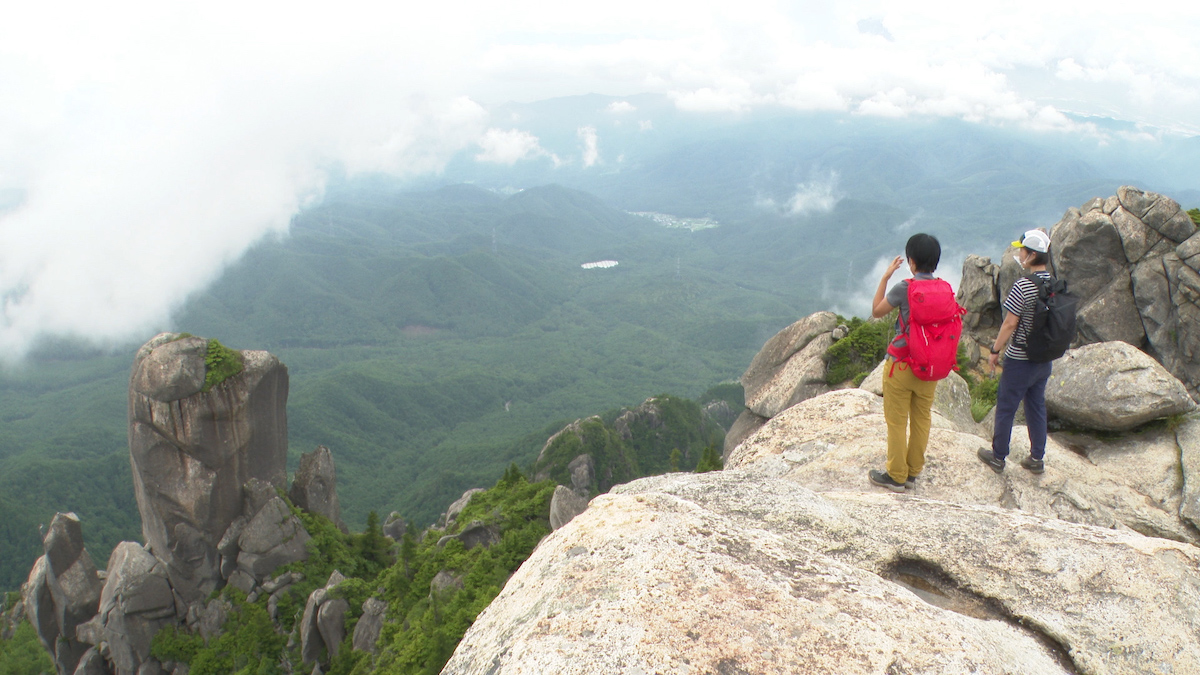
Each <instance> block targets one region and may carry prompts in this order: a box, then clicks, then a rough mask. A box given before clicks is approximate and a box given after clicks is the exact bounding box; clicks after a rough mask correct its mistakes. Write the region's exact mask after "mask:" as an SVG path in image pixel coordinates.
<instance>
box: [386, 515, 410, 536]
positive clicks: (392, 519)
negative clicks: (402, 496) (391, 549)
mask: <svg viewBox="0 0 1200 675" xmlns="http://www.w3.org/2000/svg"><path fill="white" fill-rule="evenodd" d="M407 531H408V523H407V522H405V521H404V519H403V518H401V517H400V514H399V513H397V512H395V511H392V512H391V513H390V514H388V517H387V520H385V521H383V533H384V535H386V536H388V537H391V538H392V541H400V540H401V539H403V538H404V533H405V532H407Z"/></svg>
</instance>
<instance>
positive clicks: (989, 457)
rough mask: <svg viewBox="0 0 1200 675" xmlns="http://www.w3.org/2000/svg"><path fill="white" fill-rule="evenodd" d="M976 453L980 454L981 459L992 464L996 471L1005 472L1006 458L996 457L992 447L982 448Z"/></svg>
mask: <svg viewBox="0 0 1200 675" xmlns="http://www.w3.org/2000/svg"><path fill="white" fill-rule="evenodd" d="M975 454H977V455H979V461H981V462H983V463H984V464H987V465H988V466H990V467H991V468H992V471H995V472H996V473H1003V472H1004V460H1002V459H996V456H995V455H993V454H992V450H991V448H980V449H979V452H977V453H975Z"/></svg>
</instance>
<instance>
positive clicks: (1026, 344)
mask: <svg viewBox="0 0 1200 675" xmlns="http://www.w3.org/2000/svg"><path fill="white" fill-rule="evenodd" d="M1012 245H1013V246H1016V247H1017V254H1016V255H1015V256H1013V257H1015V258H1016V259H1017V262H1019V263H1021V267H1022V268H1024V269H1026V270H1028V274H1026V275H1025V276H1023V277H1021V278H1020V279H1017V280H1016V282H1015V283H1013V285H1012V288H1010V289H1009V291H1008V295H1007V296H1005V298H1004V304H1003V308H1004V311H1005V312H1007V314H1006V315H1005V317H1004V322H1003V323H1002V324H1001V325H1000V334H999V335H997V336H996V342H995V343H994V344H993V345H992V349H991V352H992V354H991V356H990V357H989V358H988V365H990V366H991V369H992V372H993V373H994V372H996V365H997V364H998V363H999V362H1000V352H1001V351H1003V352H1004V371H1003V372H1002V373H1001V374H1000V385H999V386H998V387H997V389H996V423H995V427H994V431H993V432H992V447H991V448H980V449H979V452H978V453H977V454H978V455H979V460H980V461H981V462H983V463H984V464H987V465H988V467H990V468H991V469H992V470H993V471H995V472H996V473H1001V472H1003V471H1004V465H1005V461H1006V459H1007V458H1008V451H1009V442H1010V440H1011V436H1012V425H1013V417H1014V416H1015V415H1016V413H1017V406H1018V405H1019V404H1020V403H1021V402H1022V401H1024V402H1025V424H1026V427H1027V428H1028V430H1029V456H1028V457H1026V458H1024V459H1022V460H1021V466H1022V467H1024V468H1025V469H1028V470H1029V471H1032V472H1033V473H1042V472H1043V471H1045V468H1046V464H1045V457H1046V435H1047V429H1046V383H1047V382H1049V380H1050V371H1051V368H1052V363H1053V362H1054V359H1057V358H1058V357H1060V356H1062V355H1063V354H1064V353H1065V352H1066V350H1067V348H1068V347H1069V346H1070V344H1071V342H1072V341H1073V340H1074V339H1075V309H1076V306H1077V304H1078V302H1079V301H1078V298H1076V297H1075V296H1073V295H1071V294H1070V293H1068V292H1067V284H1066V282H1065V281H1063V280H1062V279H1056V278H1054V277H1053V276H1052V275H1051V274H1050V273H1049V272H1047V271H1046V264H1047V263H1048V262H1049V261H1050V235H1048V234H1046V233H1045V232H1043V231H1041V230H1029V231H1028V232H1026V233H1025V234H1024V235H1023V236H1022V237H1021V239H1020V241H1014V242H1013V243H1012ZM1005 345H1007V348H1005Z"/></svg>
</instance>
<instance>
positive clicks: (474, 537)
mask: <svg viewBox="0 0 1200 675" xmlns="http://www.w3.org/2000/svg"><path fill="white" fill-rule="evenodd" d="M454 540H457V541H460V542H462V545H463V548H465V549H466V550H468V551H469V550H471V549H473V548H475V547H476V546H482V547H484V548H488V547H490V546H492V545H493V544H495V543H497V542H499V541H500V529H499V528H498V527H497V526H495V525H489V524H487V523H485V522H483V521H482V520H472V521H471V522H469V523H467V525H466V527H464V528H463V529H462V530H461V531H460V532H459V533H458V534H448V535H446V536H444V537H442V538H441V539H438V542H437V545H438V546H439V547H442V546H445V545H446V544H448V543H450V542H451V541H454Z"/></svg>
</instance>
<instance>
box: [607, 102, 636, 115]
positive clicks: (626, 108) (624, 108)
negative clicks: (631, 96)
mask: <svg viewBox="0 0 1200 675" xmlns="http://www.w3.org/2000/svg"><path fill="white" fill-rule="evenodd" d="M605 109H606V110H608V112H610V113H614V114H617V115H623V114H625V113H631V112H633V111H635V110H637V106H635V105H634V104H632V103H630V102H629V101H613V102H612V103H609V104H608V107H607V108H605Z"/></svg>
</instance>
